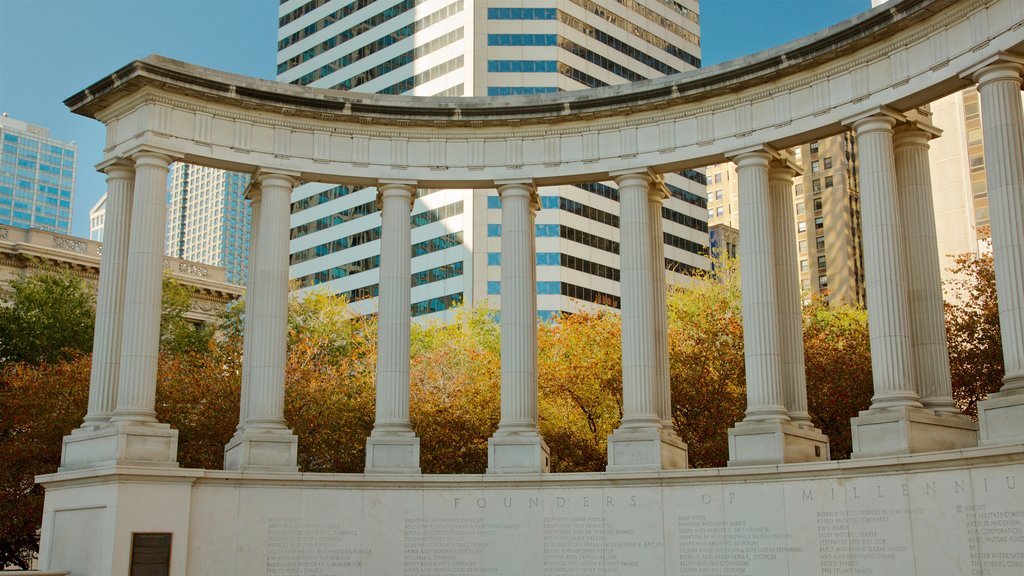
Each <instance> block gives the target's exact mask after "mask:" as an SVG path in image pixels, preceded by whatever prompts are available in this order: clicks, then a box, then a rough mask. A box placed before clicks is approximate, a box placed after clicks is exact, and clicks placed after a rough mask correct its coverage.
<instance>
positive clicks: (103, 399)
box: [83, 164, 135, 427]
mask: <svg viewBox="0 0 1024 576" xmlns="http://www.w3.org/2000/svg"><path fill="white" fill-rule="evenodd" d="M105 171H106V173H107V200H106V216H105V219H104V234H103V254H102V256H100V280H99V287H98V289H97V292H96V331H95V333H94V335H93V347H92V348H93V354H92V373H91V374H90V377H89V411H88V413H87V414H86V415H85V421H84V423H83V426H84V427H96V426H101V425H103V424H105V423H107V422H108V421H109V420H110V415H111V414H112V413H113V412H114V410H115V408H116V407H117V379H118V371H119V370H120V369H121V329H122V326H121V322H122V317H123V315H122V313H123V310H124V292H125V273H126V271H127V267H128V236H129V233H130V229H131V214H132V188H133V187H134V186H135V169H134V168H133V167H132V166H131V165H130V164H113V165H111V166H109V167H107V168H106V170H105Z"/></svg>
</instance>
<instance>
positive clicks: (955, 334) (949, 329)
mask: <svg viewBox="0 0 1024 576" xmlns="http://www.w3.org/2000/svg"><path fill="white" fill-rule="evenodd" d="M954 262H955V264H954V267H953V269H952V272H953V273H954V275H955V276H954V278H953V280H950V281H949V282H948V284H947V286H948V287H949V288H950V292H951V296H952V298H951V301H947V302H946V341H947V342H948V344H949V368H950V376H951V377H952V382H953V399H954V400H956V403H957V406H958V407H959V408H960V410H961V411H962V412H964V413H965V414H968V415H970V416H975V417H976V416H977V414H978V406H977V404H978V401H979V400H984V399H985V398H986V397H988V395H989V394H991V393H992V392H997V391H998V390H999V388H1000V386H1002V379H1003V376H1004V374H1005V368H1004V366H1003V352H1002V350H1003V346H1002V337H1001V334H1000V332H999V304H998V300H997V297H996V277H995V269H994V266H993V259H992V253H991V252H986V253H984V254H970V253H968V254H961V255H959V256H957V257H956V258H955V260H954Z"/></svg>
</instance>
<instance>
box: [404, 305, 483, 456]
mask: <svg viewBox="0 0 1024 576" xmlns="http://www.w3.org/2000/svg"><path fill="white" fill-rule="evenodd" d="M500 351H501V345H500V328H499V326H498V323H497V321H496V316H495V311H493V310H490V309H487V308H484V307H477V308H472V309H470V308H466V309H462V310H460V311H459V312H458V313H457V314H456V321H455V322H453V323H451V324H448V325H441V324H437V323H431V324H426V325H418V324H414V325H413V328H412V364H411V383H410V392H411V397H410V411H411V414H410V420H411V422H412V426H413V429H414V430H415V431H416V433H417V435H418V436H419V437H420V467H421V469H422V470H423V472H424V473H428V474H436V473H476V474H481V473H483V472H484V471H486V470H487V439H488V438H490V437H491V435H493V434H494V431H495V430H496V429H497V428H498V419H499V416H500V414H499V412H500V399H499V389H500V381H501V356H500Z"/></svg>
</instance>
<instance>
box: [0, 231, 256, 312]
mask: <svg viewBox="0 0 1024 576" xmlns="http://www.w3.org/2000/svg"><path fill="white" fill-rule="evenodd" d="M102 249H103V244H102V243H101V242H97V241H96V240H91V239H90V240H86V239H85V238H77V237H74V236H68V235H65V234H56V233H54V232H51V231H48V230H40V229H37V228H30V229H19V228H16V227H13V226H11V227H7V226H3V225H0V292H8V291H9V290H10V283H11V281H12V280H15V279H17V278H23V277H26V276H31V275H33V274H41V273H48V272H59V271H70V272H71V273H72V274H75V275H77V276H80V277H82V278H84V279H85V280H86V281H87V282H88V284H89V285H90V286H92V287H93V288H95V287H96V285H97V283H98V281H99V275H100V255H101V253H102ZM163 268H164V271H165V274H167V275H168V276H170V277H171V278H173V279H175V280H177V281H178V282H180V283H182V284H184V285H186V286H189V287H191V288H192V289H193V291H192V308H191V309H190V310H189V311H188V312H186V313H185V318H187V319H188V320H189V321H191V322H193V323H195V324H208V323H216V322H217V321H218V318H219V316H220V314H221V313H222V312H223V311H224V308H225V307H226V306H227V305H228V304H229V303H230V302H232V301H234V300H236V299H238V298H239V297H240V296H241V295H242V289H241V287H239V286H236V285H234V284H230V283H228V282H226V274H225V270H224V269H223V268H219V267H217V266H208V265H205V264H200V263H198V262H189V261H186V260H179V259H177V258H165V259H164V261H163Z"/></svg>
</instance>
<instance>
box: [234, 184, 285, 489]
mask: <svg viewBox="0 0 1024 576" xmlns="http://www.w3.org/2000/svg"><path fill="white" fill-rule="evenodd" d="M296 176H297V174H293V173H282V172H277V171H274V172H271V171H266V170H261V171H259V172H257V173H256V174H255V176H254V177H253V182H252V184H251V185H250V188H249V192H248V195H249V198H250V199H251V200H252V204H253V206H254V209H253V212H254V216H253V221H252V234H251V238H250V247H249V256H250V260H249V278H248V286H249V289H248V290H247V291H246V304H245V320H244V321H243V328H244V330H245V336H244V338H245V340H244V341H243V344H242V354H243V356H242V394H241V402H240V408H239V413H240V421H239V425H238V429H237V431H236V432H235V436H234V437H233V438H232V439H231V441H230V442H228V444H227V446H226V447H225V449H224V468H225V469H228V470H253V469H260V470H278V471H295V470H297V469H298V467H297V465H296V462H297V458H298V439H297V438H296V436H295V435H294V434H292V432H291V430H289V429H288V426H287V424H286V423H285V419H284V380H285V364H286V363H287V354H288V350H287V347H288V238H289V229H290V214H291V210H290V207H291V194H292V188H293V187H294V186H295V182H296Z"/></svg>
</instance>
